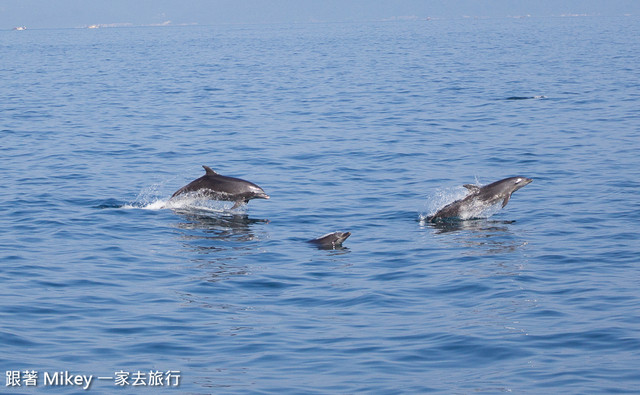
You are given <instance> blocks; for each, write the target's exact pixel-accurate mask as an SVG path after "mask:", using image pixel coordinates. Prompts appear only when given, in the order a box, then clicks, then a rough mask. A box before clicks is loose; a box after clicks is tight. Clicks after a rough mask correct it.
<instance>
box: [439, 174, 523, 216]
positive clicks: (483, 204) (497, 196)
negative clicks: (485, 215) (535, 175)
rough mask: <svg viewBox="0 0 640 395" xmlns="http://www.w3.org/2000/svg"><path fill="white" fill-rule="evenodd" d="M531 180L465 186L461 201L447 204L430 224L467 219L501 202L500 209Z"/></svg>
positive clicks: (514, 179)
mask: <svg viewBox="0 0 640 395" xmlns="http://www.w3.org/2000/svg"><path fill="white" fill-rule="evenodd" d="M532 181H533V180H532V179H531V178H526V177H510V178H505V179H504V180H500V181H496V182H494V183H491V184H488V185H485V186H483V187H479V186H477V185H473V184H465V185H464V187H465V188H467V189H468V190H469V192H470V193H469V194H468V195H467V196H465V197H464V198H463V199H460V200H456V201H455V202H453V203H449V204H447V205H446V206H444V207H443V208H441V209H440V210H438V212H437V213H435V214H434V215H433V216H432V217H430V218H429V221H430V222H439V221H442V220H444V219H467V218H469V217H468V215H472V214H473V213H475V212H481V211H482V210H483V209H486V208H489V207H491V206H493V205H494V204H496V203H498V202H499V201H501V200H502V207H504V206H506V205H507V203H509V198H510V197H511V194H512V193H514V192H515V191H517V190H518V189H520V188H522V187H523V186H525V185H528V184H529V183H531V182H532Z"/></svg>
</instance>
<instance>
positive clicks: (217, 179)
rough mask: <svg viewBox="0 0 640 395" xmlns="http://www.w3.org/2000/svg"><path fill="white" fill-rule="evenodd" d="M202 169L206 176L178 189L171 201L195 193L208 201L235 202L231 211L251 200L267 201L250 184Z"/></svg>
mask: <svg viewBox="0 0 640 395" xmlns="http://www.w3.org/2000/svg"><path fill="white" fill-rule="evenodd" d="M202 167H203V168H204V170H205V172H206V174H205V175H204V176H202V177H200V178H198V179H197V180H194V181H191V182H190V183H189V184H187V185H185V186H183V187H182V188H180V189H178V190H177V191H176V192H175V193H174V194H173V195H171V199H173V198H174V197H176V196H178V195H182V194H184V193H188V192H196V193H198V194H200V195H201V196H204V197H207V198H209V199H213V200H228V201H232V202H235V204H234V205H233V207H232V208H231V209H235V208H237V207H239V206H241V205H243V204H246V203H248V202H249V200H251V199H269V195H267V194H266V193H264V191H263V190H262V188H260V187H259V186H257V185H256V184H254V183H252V182H249V181H245V180H241V179H240V178H234V177H227V176H222V175H220V174H218V173H216V172H215V171H213V170H211V168H210V167H208V166H202Z"/></svg>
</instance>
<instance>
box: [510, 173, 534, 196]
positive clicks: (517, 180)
mask: <svg viewBox="0 0 640 395" xmlns="http://www.w3.org/2000/svg"><path fill="white" fill-rule="evenodd" d="M509 180H510V181H511V182H512V183H513V192H515V191H517V190H518V189H520V188H522V187H523V186H525V185H529V184H531V183H532V182H533V179H532V178H527V177H511V178H510V179H509Z"/></svg>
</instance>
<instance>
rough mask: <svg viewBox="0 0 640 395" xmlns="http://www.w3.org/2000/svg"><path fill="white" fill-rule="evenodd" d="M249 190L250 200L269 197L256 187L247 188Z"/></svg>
mask: <svg viewBox="0 0 640 395" xmlns="http://www.w3.org/2000/svg"><path fill="white" fill-rule="evenodd" d="M249 190H250V192H251V195H252V196H251V198H252V199H269V197H270V196H269V195H267V194H266V193H265V192H264V190H263V189H262V188H260V187H259V186H257V185H251V186H250V187H249Z"/></svg>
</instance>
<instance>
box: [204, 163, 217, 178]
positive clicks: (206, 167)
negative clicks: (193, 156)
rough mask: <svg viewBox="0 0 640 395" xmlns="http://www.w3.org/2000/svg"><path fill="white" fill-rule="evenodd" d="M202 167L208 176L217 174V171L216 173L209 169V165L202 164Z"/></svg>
mask: <svg viewBox="0 0 640 395" xmlns="http://www.w3.org/2000/svg"><path fill="white" fill-rule="evenodd" d="M202 167H203V168H204V171H205V172H206V174H207V175H208V176H216V175H218V173H216V172H215V171H213V170H211V168H210V167H209V166H205V165H202Z"/></svg>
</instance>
